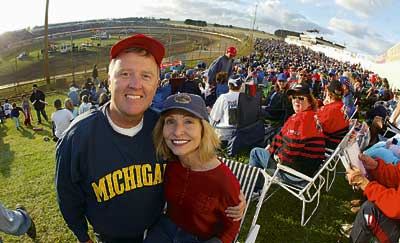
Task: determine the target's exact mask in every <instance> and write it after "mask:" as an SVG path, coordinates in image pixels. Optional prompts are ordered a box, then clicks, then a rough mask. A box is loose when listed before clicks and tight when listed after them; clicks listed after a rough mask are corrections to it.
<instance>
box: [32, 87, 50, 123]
mask: <svg viewBox="0 0 400 243" xmlns="http://www.w3.org/2000/svg"><path fill="white" fill-rule="evenodd" d="M32 90H33V91H32V94H31V97H30V101H31V102H32V105H33V107H34V108H35V110H36V116H37V119H38V123H39V124H42V118H41V117H40V114H42V115H43V117H44V119H45V120H46V121H47V122H48V121H49V118H48V117H47V114H46V110H45V107H46V105H47V103H46V101H45V99H46V96H45V95H44V93H43V92H42V91H41V90H39V89H38V88H37V84H34V85H33V86H32Z"/></svg>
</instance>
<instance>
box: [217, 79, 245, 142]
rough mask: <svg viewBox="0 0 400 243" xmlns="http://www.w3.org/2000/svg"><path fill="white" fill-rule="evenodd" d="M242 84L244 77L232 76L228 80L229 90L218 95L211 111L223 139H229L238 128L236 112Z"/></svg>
mask: <svg viewBox="0 0 400 243" xmlns="http://www.w3.org/2000/svg"><path fill="white" fill-rule="evenodd" d="M242 84H243V79H242V78H240V77H239V76H237V75H236V76H233V77H231V78H230V79H229V81H228V85H229V92H228V93H226V94H222V95H221V96H220V97H218V99H217V100H216V101H215V104H214V106H213V108H212V110H211V112H210V117H211V121H212V124H213V125H214V126H215V127H216V128H220V129H217V130H216V132H217V134H218V136H219V139H220V140H222V141H229V140H230V139H231V138H232V136H233V133H234V131H235V129H236V125H237V116H236V114H237V107H238V102H239V94H240V91H241V89H242Z"/></svg>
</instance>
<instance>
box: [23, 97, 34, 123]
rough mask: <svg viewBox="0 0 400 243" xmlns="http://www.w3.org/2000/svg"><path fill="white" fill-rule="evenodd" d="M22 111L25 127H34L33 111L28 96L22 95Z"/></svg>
mask: <svg viewBox="0 0 400 243" xmlns="http://www.w3.org/2000/svg"><path fill="white" fill-rule="evenodd" d="M22 111H23V112H24V117H25V120H24V125H25V126H30V127H31V126H32V123H31V120H32V110H31V105H30V104H29V100H28V97H26V95H22Z"/></svg>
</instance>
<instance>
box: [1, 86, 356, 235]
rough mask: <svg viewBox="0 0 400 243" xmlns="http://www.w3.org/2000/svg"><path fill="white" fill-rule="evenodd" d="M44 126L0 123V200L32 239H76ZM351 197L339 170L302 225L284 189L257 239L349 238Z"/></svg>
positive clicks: (268, 207) (263, 216)
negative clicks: (26, 224)
mask: <svg viewBox="0 0 400 243" xmlns="http://www.w3.org/2000/svg"><path fill="white" fill-rule="evenodd" d="M65 97H66V95H65V94H55V95H53V96H50V97H49V98H48V99H47V101H48V103H49V104H52V103H53V101H54V100H55V99H56V98H61V99H62V100H63V99H64V98H65ZM46 110H47V113H48V115H49V116H50V115H51V113H52V112H53V111H54V109H53V108H52V107H51V106H48V107H47V108H46ZM34 117H36V116H35V115H34ZM21 121H22V118H21ZM34 124H35V125H36V123H34ZM43 127H44V128H45V130H44V131H41V132H35V131H33V130H32V129H28V128H23V129H22V130H20V131H18V130H16V129H15V127H14V123H13V121H12V120H10V119H7V121H6V123H5V124H0V188H1V190H0V200H1V202H2V203H3V204H4V205H5V206H7V207H8V208H14V207H15V205H16V204H17V203H22V204H23V205H24V206H25V207H26V208H27V210H28V211H29V212H30V214H31V216H32V217H33V219H34V220H35V223H36V227H37V232H38V239H37V241H36V242H38V243H50V242H57V243H64V242H65V243H67V242H76V240H75V238H74V236H73V235H72V233H71V232H70V231H69V229H68V228H67V226H66V225H65V223H64V221H63V219H62V217H61V214H60V212H59V210H58V206H57V202H56V197H55V188H54V183H53V179H54V171H55V161H54V149H55V143H54V142H52V141H49V142H45V141H44V140H43V137H44V136H49V137H51V129H50V125H49V124H46V123H44V125H43ZM238 160H240V161H247V156H246V155H245V154H242V155H241V156H239V157H238ZM339 167H341V166H339ZM339 169H340V170H343V168H339ZM273 189H274V188H271V190H273ZM354 196H355V195H354V192H352V191H351V189H350V186H348V184H347V182H346V181H345V180H344V177H343V175H342V174H338V175H337V179H336V181H335V183H334V185H333V188H332V189H331V191H330V192H328V193H326V192H322V196H321V201H320V206H319V208H318V211H317V213H316V215H315V216H314V217H313V218H312V219H311V221H310V222H309V223H308V224H307V226H306V227H301V226H300V212H301V211H300V209H301V204H300V202H299V201H298V200H297V199H296V198H295V197H293V196H292V195H290V194H289V193H287V192H285V191H284V190H279V191H278V192H277V193H275V194H274V195H273V196H272V197H271V198H270V199H269V200H268V201H267V202H266V203H265V204H264V205H263V208H262V210H261V212H260V215H259V218H258V223H259V224H260V225H261V229H260V232H259V235H258V238H257V242H260V243H264V242H268V243H270V242H272V243H273V242H276V243H285V242H287V243H292V242H307V243H308V242H310V243H319V242H332V243H335V242H347V241H346V240H344V239H341V237H340V234H339V228H340V224H342V223H349V222H352V221H353V219H354V217H355V216H354V215H351V213H350V210H349V208H350V203H349V201H350V200H351V199H352V197H354ZM252 210H254V203H253V204H252V205H251V209H250V211H252ZM132 220H135V219H132ZM249 220H251V219H247V221H246V224H245V226H244V227H245V228H246V227H247V225H248V224H249V223H248V221H249ZM0 236H1V237H3V241H4V242H7V243H13V242H32V241H31V240H30V239H29V238H28V237H27V236H22V237H15V236H9V235H5V234H3V233H0ZM243 237H244V236H243V235H242V236H241V239H242V241H243Z"/></svg>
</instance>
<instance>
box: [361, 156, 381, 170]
mask: <svg viewBox="0 0 400 243" xmlns="http://www.w3.org/2000/svg"><path fill="white" fill-rule="evenodd" d="M358 158H359V159H360V160H361V161H362V163H363V165H364V167H365V169H367V170H375V169H376V167H378V161H376V160H374V159H373V158H371V156H369V155H366V154H359V155H358Z"/></svg>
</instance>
